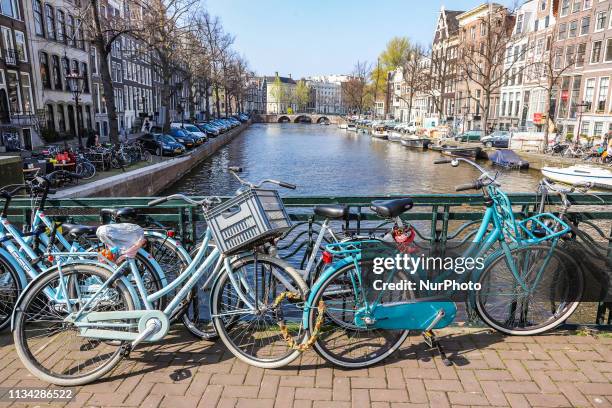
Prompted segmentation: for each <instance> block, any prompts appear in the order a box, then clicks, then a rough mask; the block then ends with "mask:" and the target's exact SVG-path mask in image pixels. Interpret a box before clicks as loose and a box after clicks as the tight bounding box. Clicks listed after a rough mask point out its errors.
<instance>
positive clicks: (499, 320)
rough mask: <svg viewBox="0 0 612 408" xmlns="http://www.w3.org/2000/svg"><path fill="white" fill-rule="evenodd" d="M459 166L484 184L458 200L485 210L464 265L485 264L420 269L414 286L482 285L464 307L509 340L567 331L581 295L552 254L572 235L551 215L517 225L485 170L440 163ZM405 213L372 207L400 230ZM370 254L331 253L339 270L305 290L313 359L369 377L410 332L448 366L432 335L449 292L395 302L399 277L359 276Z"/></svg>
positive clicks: (448, 308)
mask: <svg viewBox="0 0 612 408" xmlns="http://www.w3.org/2000/svg"><path fill="white" fill-rule="evenodd" d="M460 162H465V163H467V164H469V165H472V166H474V167H475V168H476V169H478V170H479V171H480V173H481V176H480V177H479V178H478V179H477V180H475V181H474V182H472V183H469V184H464V185H460V186H458V187H457V188H456V190H457V191H464V190H482V193H483V196H484V203H485V207H486V210H485V213H484V216H483V219H482V222H481V224H480V227H479V229H478V231H477V233H476V235H475V236H474V238H473V240H472V242H471V244H470V246H469V248H467V250H466V251H465V252H464V253H463V255H462V257H463V258H464V259H467V258H473V259H478V258H481V259H483V264H482V265H481V266H480V267H478V268H476V267H474V268H472V270H471V271H470V272H469V273H461V274H460V273H458V272H456V271H455V270H453V269H450V270H444V269H443V270H441V271H438V272H439V273H437V274H436V275H435V276H428V272H430V271H425V270H422V269H419V270H417V271H415V273H414V274H413V275H411V276H412V278H411V280H412V281H414V282H416V280H428V281H429V282H430V283H440V282H444V281H447V280H449V279H451V278H452V280H454V281H456V282H457V283H467V284H469V283H472V287H477V286H475V284H478V286H479V287H480V289H479V290H472V291H470V292H469V293H468V294H467V300H468V303H469V305H470V307H472V308H473V309H475V310H476V312H477V313H478V315H479V316H480V318H481V319H482V320H483V322H484V323H485V324H487V325H488V326H490V327H492V328H494V329H496V330H498V331H500V332H502V333H505V334H510V335H533V334H538V333H543V332H545V331H547V330H550V329H552V328H554V327H556V326H558V325H559V324H561V323H563V322H564V321H565V320H566V319H567V318H568V317H569V316H570V315H571V314H572V313H573V312H574V310H575V309H576V307H577V306H578V303H579V301H580V294H581V292H582V287H583V277H582V274H581V272H580V269H579V268H578V267H577V265H576V264H575V263H574V261H573V259H571V257H569V256H568V255H567V254H566V253H564V252H563V251H562V250H560V249H559V248H558V246H557V241H558V239H559V237H561V236H563V235H565V234H567V233H568V231H570V228H569V226H568V225H567V224H566V223H565V222H564V221H562V220H561V219H559V218H558V217H556V216H555V215H553V214H551V213H539V214H536V215H534V216H532V217H528V218H525V219H523V220H520V221H519V220H517V219H516V218H515V215H514V212H513V210H512V206H511V202H510V200H509V199H508V196H507V195H506V194H505V193H504V192H503V191H502V190H501V189H500V188H499V187H500V184H499V183H498V182H497V181H496V180H495V177H494V176H492V175H490V174H489V173H488V172H486V171H485V170H484V169H483V168H482V167H480V166H479V165H477V164H476V163H474V162H472V161H470V160H467V159H463V158H458V159H453V160H448V159H442V160H438V161H436V163H437V164H442V163H450V164H452V165H453V166H455V167H456V166H458V165H459V164H460ZM403 208H404V206H403V205H399V203H396V202H395V200H391V201H387V202H383V203H378V204H376V205H373V206H372V207H371V209H372V210H373V211H374V212H375V213H377V214H378V215H380V216H383V217H389V216H391V217H395V219H396V226H398V227H400V228H401V227H403V225H402V224H401V223H402V221H401V219H400V218H399V215H400V214H401V212H402V211H403ZM398 224H399V225H398ZM370 244H372V245H374V244H376V242H369V241H358V242H345V243H337V244H331V245H329V246H327V248H326V251H327V252H328V256H327V257H326V258H328V259H330V258H332V257H333V258H336V259H337V261H335V262H332V263H331V264H330V265H329V267H328V268H327V269H326V270H325V271H324V273H323V274H322V276H321V277H320V278H319V280H317V282H316V283H315V284H314V286H313V287H312V288H311V292H310V294H309V297H308V299H307V302H306V305H305V308H304V314H303V325H304V327H306V328H307V329H308V333H309V337H310V336H315V335H316V342H315V343H314V348H315V350H316V351H317V352H318V353H319V354H320V355H321V356H322V357H324V358H325V359H326V360H328V361H330V362H332V363H334V364H336V365H338V366H342V367H347V368H361V367H367V366H370V365H373V364H376V363H378V362H380V361H382V360H384V359H385V358H386V357H388V356H389V355H391V354H392V353H393V352H394V351H395V350H397V349H398V348H399V347H400V346H401V344H402V343H403V342H404V340H405V339H406V337H407V336H408V334H409V331H410V330H416V331H421V332H423V335H424V338H425V341H426V342H427V343H428V344H429V345H430V347H433V348H436V349H437V350H438V351H439V352H440V354H441V356H442V358H443V361H444V363H445V364H449V365H450V364H451V362H450V360H448V359H447V358H446V355H445V353H444V350H443V348H442V346H441V345H440V342H439V341H438V339H437V338H436V337H435V334H434V332H433V330H434V329H438V328H442V327H445V326H447V325H449V324H451V323H452V322H453V320H454V318H455V315H456V312H457V307H456V304H455V302H454V301H453V300H452V299H451V296H452V295H453V293H452V290H450V289H449V290H438V291H433V292H432V291H427V290H424V291H421V292H420V293H419V291H418V290H417V296H416V297H415V298H414V299H413V298H408V299H399V300H398V298H399V297H400V296H399V294H400V293H402V292H404V291H402V290H393V285H389V284H390V283H396V281H398V278H397V277H398V269H391V270H389V271H388V273H386V274H385V275H381V276H384V278H383V282H382V284H386V285H381V282H379V284H378V286H376V287H375V285H373V284H372V282H373V279H372V275H371V271H369V270H368V271H367V273H366V272H364V267H367V266H368V265H369V262H371V259H366V257H365V256H364V253H365V252H364V251H365V250H366V246H368V245H370ZM401 280H405V279H401ZM381 286H382V289H381ZM468 286H469V285H468ZM395 287H398V286H395ZM321 302H324V304H325V306H326V308H325V309H324V311H323V312H322V311H321V308H320V307H318V306H317V305H319V304H320V303H321ZM322 313H324V314H325V316H324V317H323V318H321V317H320V314H322ZM321 321H322V323H321Z"/></svg>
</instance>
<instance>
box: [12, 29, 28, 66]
mask: <svg viewBox="0 0 612 408" xmlns="http://www.w3.org/2000/svg"><path fill="white" fill-rule="evenodd" d="M15 49H16V50H17V56H18V57H19V60H20V61H24V62H28V52H27V51H26V44H25V34H23V33H22V32H21V31H17V30H15Z"/></svg>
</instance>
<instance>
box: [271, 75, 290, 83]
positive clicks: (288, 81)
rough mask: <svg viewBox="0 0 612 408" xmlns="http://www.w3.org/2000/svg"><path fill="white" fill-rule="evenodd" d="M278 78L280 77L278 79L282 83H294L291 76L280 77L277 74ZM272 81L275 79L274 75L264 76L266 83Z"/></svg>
mask: <svg viewBox="0 0 612 408" xmlns="http://www.w3.org/2000/svg"><path fill="white" fill-rule="evenodd" d="M278 78H279V79H280V81H281V82H282V83H283V84H295V81H294V80H293V79H291V78H288V77H282V76H279V77H278ZM274 81H276V77H275V76H267V77H266V82H268V83H274Z"/></svg>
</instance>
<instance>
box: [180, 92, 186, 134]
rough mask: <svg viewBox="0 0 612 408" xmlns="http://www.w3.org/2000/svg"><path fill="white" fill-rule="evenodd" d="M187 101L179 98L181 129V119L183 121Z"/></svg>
mask: <svg viewBox="0 0 612 408" xmlns="http://www.w3.org/2000/svg"><path fill="white" fill-rule="evenodd" d="M186 101H187V99H185V98H182V97H181V98H179V105H180V107H181V128H182V127H183V119H185V102H186Z"/></svg>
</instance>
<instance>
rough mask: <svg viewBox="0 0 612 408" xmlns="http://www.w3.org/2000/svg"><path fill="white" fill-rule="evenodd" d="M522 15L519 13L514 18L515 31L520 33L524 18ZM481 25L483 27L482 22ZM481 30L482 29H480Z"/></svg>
mask: <svg viewBox="0 0 612 408" xmlns="http://www.w3.org/2000/svg"><path fill="white" fill-rule="evenodd" d="M524 17H525V16H524V15H523V14H521V15H520V16H518V17H517V18H516V33H517V34H520V33H522V32H523V19H524ZM482 26H483V27H484V23H483V24H482ZM481 31H482V30H481Z"/></svg>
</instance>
